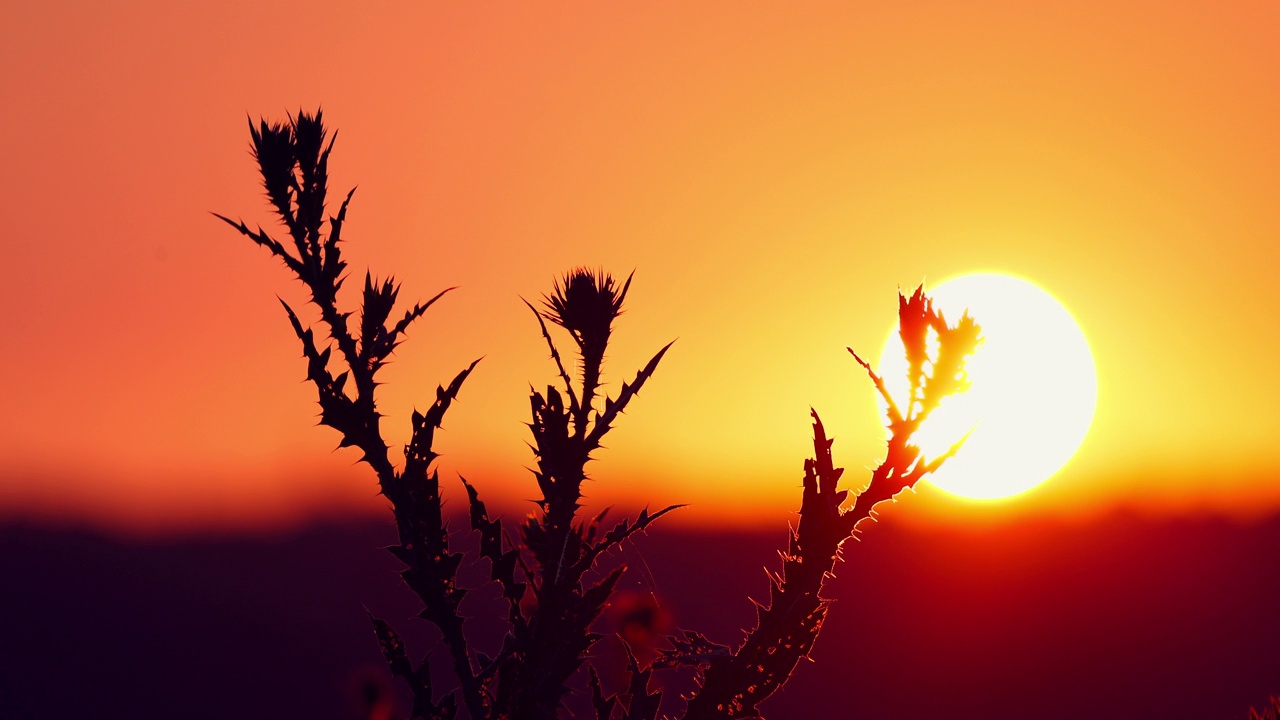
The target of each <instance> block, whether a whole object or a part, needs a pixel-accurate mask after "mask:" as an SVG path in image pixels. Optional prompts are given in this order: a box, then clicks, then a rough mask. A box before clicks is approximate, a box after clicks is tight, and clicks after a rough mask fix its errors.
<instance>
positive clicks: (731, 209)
mask: <svg viewBox="0 0 1280 720" xmlns="http://www.w3.org/2000/svg"><path fill="white" fill-rule="evenodd" d="M1030 5H1032V4H1031V3H1024V2H954V3H943V2H921V3H847V2H830V3H819V2H801V3H785V4H781V3H777V4H775V3H758V2H746V3H743V2H732V3H731V2H706V3H684V2H669V3H644V4H618V3H563V4H556V5H546V4H538V5H536V6H535V5H519V4H511V5H505V4H503V5H499V4H493V3H485V4H470V3H458V2H412V3H409V2H406V3H398V2H397V3H374V4H369V5H361V6H359V7H357V6H355V5H353V4H349V3H335V2H305V3H304V2H296V3H272V4H270V5H269V6H268V7H263V6H261V4H260V3H257V2H226V3H214V4H204V5H189V4H185V3H172V2H158V1H157V2H119V3H105V4H104V3H58V2H50V3H7V4H5V5H4V7H3V8H2V9H0V66H2V67H3V68H4V72H3V73H2V74H0V157H2V158H3V165H2V167H3V170H0V211H2V213H3V217H4V222H5V225H6V228H5V232H4V241H3V243H4V244H3V248H4V255H5V262H4V263H3V264H2V265H0V302H2V303H3V307H4V308H5V310H6V311H7V312H8V316H9V318H10V319H9V321H8V322H9V323H10V325H9V329H8V330H7V331H6V332H5V340H4V344H3V348H4V352H3V353H0V374H3V376H4V377H5V378H6V381H7V387H6V390H5V393H4V396H5V399H4V401H3V406H2V407H3V412H0V517H7V518H35V519H40V520H50V521H54V522H78V521H81V520H84V521H88V522H90V523H92V524H94V525H98V526H105V527H109V528H113V529H118V530H125V531H144V532H145V531H150V530H163V531H171V530H183V529H187V528H239V527H261V526H270V525H275V524H280V523H296V522H300V521H304V520H306V519H308V518H313V517H318V516H324V517H334V516H347V515H370V514H377V513H381V512H384V510H383V509H382V508H383V505H384V504H383V503H382V502H381V501H379V500H378V499H377V498H376V497H375V496H374V492H375V482H374V479H373V476H372V473H371V472H369V471H368V470H367V469H366V468H364V467H363V466H357V465H355V464H354V463H355V461H356V458H357V455H356V454H355V453H354V452H353V451H339V452H336V453H335V452H333V448H334V447H335V446H336V444H337V441H338V437H337V434H336V433H335V432H334V431H332V430H330V429H328V428H317V427H315V426H314V423H315V419H316V413H317V408H316V407H315V404H314V400H315V397H314V391H313V390H312V389H311V387H310V386H308V385H306V384H304V382H303V378H304V372H305V366H304V362H303V360H302V359H301V352H300V348H299V345H298V343H297V339H296V338H295V337H293V335H292V332H291V331H290V329H289V326H288V323H287V321H286V319H285V317H284V314H283V313H282V312H281V310H280V307H279V304H278V303H277V302H276V299H275V297H276V296H277V295H279V296H280V297H282V298H284V299H286V300H288V301H289V302H291V303H292V304H294V306H295V307H300V306H302V305H303V304H304V301H305V295H304V294H303V292H302V290H301V287H300V286H299V285H298V284H297V283H296V281H293V279H292V278H291V277H290V276H289V275H288V273H287V271H286V270H285V269H284V268H283V267H282V266H281V264H280V263H278V262H277V261H275V260H273V259H272V258H270V257H269V256H268V254H267V253H266V252H265V251H263V250H261V249H259V248H256V247H254V246H253V245H252V244H251V243H250V242H249V241H247V240H246V239H244V238H241V237H238V236H236V235H235V234H234V233H233V232H232V231H231V230H230V229H229V228H227V227H226V226H225V225H222V224H221V223H219V222H218V221H216V220H215V219H214V218H213V217H212V216H211V215H210V214H209V213H210V211H216V212H219V213H223V214H226V215H230V216H232V217H243V218H244V219H245V220H246V221H248V222H249V223H250V224H255V223H259V222H261V223H262V224H263V225H264V226H266V227H270V225H268V223H269V222H270V221H271V217H270V216H269V214H268V212H267V207H266V205H265V204H264V202H263V199H262V192H261V188H260V185H259V183H258V179H257V177H256V174H255V168H254V165H253V161H252V158H251V157H250V156H249V154H248V152H247V149H248V141H249V137H248V128H247V125H246V116H250V117H253V118H258V117H260V116H265V117H267V118H270V119H283V118H284V117H285V114H286V113H287V112H296V111H297V110H298V109H299V108H304V109H312V108H315V107H317V106H323V108H324V113H325V119H326V121H327V122H328V123H329V124H330V125H331V126H332V127H336V128H338V129H339V130H340V135H339V137H338V140H337V145H336V149H335V151H334V156H333V160H332V164H333V177H334V187H335V189H337V190H345V189H346V188H348V187H350V186H352V185H358V186H359V190H358V192H357V193H356V196H355V200H354V203H353V205H352V208H351V211H350V212H351V214H350V216H349V220H348V226H347V235H346V237H347V239H348V241H349V242H348V245H347V248H346V253H347V257H348V259H349V261H350V263H351V267H352V270H353V275H355V277H356V279H357V280H358V279H359V273H363V269H364V268H365V267H366V266H367V267H369V268H371V269H372V270H373V271H374V272H375V273H377V274H379V275H385V274H387V273H394V274H395V275H396V277H397V278H399V279H400V280H402V281H403V283H404V289H403V291H402V293H401V296H402V298H406V299H413V298H426V297H430V296H432V295H434V294H435V293H436V292H438V291H439V290H441V289H443V288H446V287H450V286H455V285H456V286H458V290H456V291H455V292H453V293H452V294H450V295H449V296H447V297H446V298H445V299H444V300H442V301H441V302H440V303H439V304H437V305H436V306H435V307H434V308H433V309H432V310H431V312H430V313H429V314H428V316H427V317H426V318H425V319H424V320H423V321H422V322H421V323H420V325H418V326H417V328H416V332H412V333H411V334H410V337H409V339H408V341H407V342H406V343H405V345H403V346H402V348H401V350H400V352H399V353H398V354H397V355H396V358H395V363H394V364H393V365H392V366H390V367H389V368H388V369H387V371H386V372H385V377H384V380H385V382H386V385H385V386H384V388H383V393H382V396H381V406H382V408H383V411H384V413H385V414H386V415H387V420H386V421H385V427H386V429H387V432H388V436H389V437H388V440H389V441H390V442H391V443H392V445H393V447H395V446H397V445H399V444H402V443H403V442H404V441H405V440H406V439H407V437H408V420H407V418H408V414H409V412H410V410H411V409H412V408H413V407H414V406H415V405H416V406H417V407H419V408H425V407H426V406H427V405H428V404H429V403H430V401H431V399H432V398H433V396H434V388H435V385H436V384H437V383H439V382H442V381H446V380H447V379H448V378H451V377H452V376H453V375H454V374H455V373H456V372H457V371H458V370H460V369H461V368H463V367H465V365H466V364H467V363H469V362H470V361H471V360H473V359H475V358H477V357H480V356H484V358H485V359H484V360H483V361H482V362H481V364H480V365H479V366H478V367H477V370H476V372H475V374H474V375H473V376H472V378H471V379H470V380H469V381H468V383H467V385H466V387H465V388H464V389H463V392H462V395H461V398H460V402H459V404H458V405H456V406H455V407H454V408H453V409H452V410H451V411H450V413H449V416H448V417H447V420H446V429H447V432H445V433H443V434H441V435H440V436H438V437H439V439H438V443H437V447H438V449H439V450H440V451H442V452H443V453H444V457H443V458H442V459H441V460H440V463H439V467H440V471H441V477H442V480H443V481H444V482H445V484H446V493H447V494H448V493H451V494H452V497H453V498H454V499H455V500H454V502H455V503H459V504H460V503H461V502H462V499H461V498H462V495H461V493H460V492H456V491H457V490H459V488H458V486H457V485H456V477H457V474H458V473H461V474H463V475H465V476H466V477H467V478H468V479H469V480H471V481H473V482H474V483H475V484H476V485H477V486H478V487H479V488H480V490H481V492H482V494H483V495H484V496H486V498H487V499H489V500H490V501H491V502H492V503H493V504H495V505H498V506H499V507H503V508H505V509H506V510H507V511H515V512H521V511H523V509H524V508H526V507H527V506H526V505H521V504H520V503H519V502H518V501H519V500H523V499H527V498H531V497H533V496H534V493H535V492H536V490H535V486H534V484H533V481H532V477H531V475H530V474H529V473H528V472H527V471H526V470H525V469H524V468H525V467H526V466H528V465H530V464H531V463H532V457H531V454H530V452H529V450H528V448H527V447H526V446H525V444H524V441H525V440H526V437H527V430H526V429H525V427H524V425H523V423H524V422H525V421H526V415H527V413H528V391H529V387H530V384H531V383H532V384H533V385H534V386H542V385H545V384H547V383H548V382H551V381H552V380H553V378H554V372H553V366H552V365H551V364H550V362H549V361H548V360H547V357H546V351H545V347H544V346H543V344H542V340H541V338H540V336H539V333H538V329H537V325H536V323H535V321H534V319H533V318H532V316H531V314H530V313H529V310H528V308H526V307H525V306H524V304H523V303H522V302H521V300H520V298H521V297H524V298H528V299H536V298H538V297H540V295H541V293H543V292H545V291H547V290H548V289H549V288H550V284H551V281H552V279H553V278H555V277H557V276H558V275H559V274H560V273H562V272H563V271H565V270H567V269H569V268H571V267H573V266H575V265H589V266H592V267H597V266H599V267H604V268H606V269H608V270H610V271H612V272H614V273H615V274H621V275H625V274H626V273H628V272H630V271H631V270H632V269H634V270H635V281H634V286H633V288H632V292H631V295H630V297H629V304H628V309H627V313H626V314H625V315H624V316H623V318H622V319H621V321H620V323H619V327H618V330H617V333H616V343H615V345H614V347H613V348H612V350H611V352H610V356H609V364H608V365H607V366H606V373H607V377H606V380H610V381H612V382H613V383H615V384H614V385H612V386H611V387H612V388H613V389H614V390H615V391H616V387H617V385H616V383H617V382H618V381H620V380H622V379H630V377H631V376H632V375H633V373H634V372H635V370H636V369H637V368H639V367H640V366H641V365H643V363H644V362H645V361H646V360H647V359H648V358H649V357H650V356H651V355H652V353H653V352H655V351H656V350H657V349H658V348H660V347H661V346H662V345H663V344H665V343H666V342H668V341H670V340H672V339H676V338H678V340H677V342H676V344H675V345H674V347H673V348H672V350H671V351H670V353H668V355H667V357H666V359H665V360H664V361H663V363H662V365H661V367H660V368H659V370H658V372H657V374H656V375H655V377H654V378H653V380H652V381H651V382H650V384H649V385H647V386H646V387H645V389H644V392H643V393H642V395H641V396H640V397H639V398H638V399H637V400H636V401H635V403H634V404H633V405H632V406H631V408H630V409H629V411H628V413H627V415H626V416H625V417H624V418H623V422H621V423H620V426H619V428H618V429H617V430H616V431H615V433H613V434H611V435H610V438H609V441H608V442H607V443H606V444H607V445H608V447H609V449H608V450H607V451H605V452H603V453H601V454H600V458H601V462H599V463H598V464H596V466H595V469H594V477H595V479H596V481H597V482H596V483H594V484H592V485H591V486H590V487H589V488H588V493H589V494H590V495H591V497H592V502H598V503H618V504H622V505H634V504H639V503H642V502H645V501H649V502H652V503H653V504H655V505H665V504H669V503H677V502H683V503H690V504H691V507H690V508H688V509H687V510H684V511H682V513H681V515H682V518H676V519H675V522H684V523H692V524H700V525H706V524H737V525H743V524H747V523H752V522H755V521H756V520H757V519H759V518H761V517H765V516H767V517H771V518H779V517H784V516H785V515H786V514H787V513H788V512H790V511H793V510H795V509H796V507H797V506H798V503H799V492H798V485H799V480H800V475H801V463H802V461H803V459H804V458H805V457H806V456H807V453H809V452H810V451H811V448H810V445H809V422H808V411H809V407H810V406H813V407H814V408H816V409H817V410H818V411H819V412H820V413H821V414H822V416H823V418H824V420H825V421H826V423H827V427H828V430H829V431H830V432H831V434H833V435H834V436H835V437H836V438H837V442H836V446H835V453H836V460H837V462H838V463H840V464H843V465H844V466H846V467H847V468H849V471H848V472H849V473H850V474H851V475H856V476H857V477H859V478H861V477H864V474H865V472H866V470H865V469H866V468H869V467H871V466H873V465H874V464H875V463H876V462H877V460H878V458H879V452H880V451H881V450H882V446H883V435H882V432H881V430H880V429H879V424H880V422H881V418H880V417H879V411H878V408H877V404H876V398H875V394H874V392H873V389H872V387H871V385H870V383H868V382H867V380H866V378H865V376H864V375H863V374H862V373H861V371H860V370H859V368H858V367H857V366H856V365H855V364H854V363H853V361H852V360H851V359H850V357H849V356H848V354H847V353H846V352H845V349H844V348H845V346H853V347H854V348H856V349H861V350H865V351H866V353H867V354H868V355H869V356H871V357H875V356H878V353H879V350H880V347H881V346H882V345H883V343H884V340H885V338H886V336H887V335H888V333H889V332H890V331H891V329H892V327H893V325H894V322H895V319H896V318H895V313H896V302H897V301H896V292H897V290H898V288H904V289H910V288H914V287H915V285H917V284H918V283H920V282H922V281H923V282H926V283H938V282H941V281H943V280H945V279H947V278H950V277H953V276H956V275H960V274H964V273H970V272H980V271H985V272H1003V273H1010V274H1013V275H1017V276H1020V277H1023V278H1026V279H1028V280H1031V281H1033V282H1035V283H1036V284H1038V285H1039V286H1040V287H1042V288H1044V289H1045V290H1047V291H1049V292H1051V293H1052V294H1053V295H1054V296H1055V297H1057V298H1058V299H1059V300H1060V301H1061V302H1062V303H1063V304H1064V305H1065V306H1066V307H1067V308H1068V309H1069V310H1070V311H1071V313H1072V315H1073V316H1074V317H1075V319H1076V321H1077V322H1078V323H1079V325H1080V327H1081V328H1082V329H1083V331H1084V334H1085V336H1086V338H1087V339H1088V341H1089V344H1090V347H1091V349H1092V352H1093V355H1094V359H1095V362H1096V367H1097V373H1098V403H1097V412H1096V415H1095V418H1094V422H1093V426H1092V428H1091V429H1090V431H1089V434H1088V436H1087V438H1086V440H1085V442H1084V445H1083V446H1082V447H1081V449H1080V451H1079V452H1078V454H1077V455H1076V457H1075V458H1074V459H1072V460H1071V462H1070V463H1069V464H1068V465H1067V467H1066V468H1065V469H1063V470H1062V471H1061V472H1060V473H1059V474H1058V475H1057V476H1055V477H1054V478H1053V479H1052V480H1050V481H1049V482H1048V483H1046V484H1044V485H1043V486H1041V487H1040V488H1039V489H1037V490H1035V491H1033V492H1031V493H1028V494H1027V495H1024V496H1020V497H1018V498H1016V499H1012V500H1008V501H1005V502H1003V503H999V504H996V505H974V504H967V503H964V502H961V501H957V500H953V499H950V498H948V497H947V496H944V495H942V494H941V493H939V492H938V491H936V490H932V489H930V488H928V487H922V488H921V491H920V493H919V495H918V496H916V497H914V498H912V499H911V502H912V503H913V504H915V505H916V506H918V507H920V508H921V509H922V511H921V512H919V513H903V512H899V509H897V508H895V509H894V510H893V511H891V512H894V513H895V514H896V515H902V516H912V515H914V516H919V517H929V518H933V517H943V518H947V519H949V520H958V521H960V522H966V523H976V522H983V521H985V519H988V518H991V517H996V516H1005V515H1008V514H1014V515H1022V514H1027V513H1031V514H1035V513H1043V514H1059V515H1066V516H1081V515H1086V514H1096V513H1099V512H1105V511H1109V510H1114V509H1116V508H1118V507H1124V508H1129V509H1133V510H1135V511H1137V512H1140V513H1153V514H1161V515H1165V514H1197V515H1198V514H1203V513H1207V512H1211V513H1225V514H1226V515H1228V516H1230V517H1233V518H1257V517H1260V516H1262V515H1266V514H1269V513H1273V512H1275V511H1277V510H1280V455H1278V454H1277V451H1276V439H1277V438H1280V411H1278V410H1277V404H1278V403H1280V374H1277V373H1276V370H1275V368H1276V358H1277V357H1280V321H1278V320H1277V319H1276V300H1275V298H1276V285H1277V272H1278V271H1280V133H1277V128H1280V94H1278V93H1277V92H1276V89H1277V88H1278V87H1280V6H1278V5H1277V4H1275V3H1262V2H1259V3H1254V4H1247V3H1222V2H1187V3H1177V4H1173V5H1171V4H1166V3H1154V2H1152V3H1137V2H1122V3H1117V2H1080V3H1040V5H1042V6H1043V7H1040V8H1038V9H1033V8H1031V7H1029V6H1030ZM349 285H350V286H351V287H350V288H349V289H352V290H354V287H355V285H356V282H355V281H353V282H351V283H349ZM354 300H355V298H354V296H349V297H348V302H349V307H351V308H352V309H354V304H353V303H354ZM979 320H981V318H979ZM504 498H514V499H516V501H515V502H513V501H511V500H509V499H508V500H504ZM458 506H460V505H458Z"/></svg>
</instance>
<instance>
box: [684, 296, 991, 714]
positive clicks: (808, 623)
mask: <svg viewBox="0 0 1280 720" xmlns="http://www.w3.org/2000/svg"><path fill="white" fill-rule="evenodd" d="M899 326H900V332H901V336H902V339H903V342H904V344H905V345H906V348H907V360H908V369H907V376H908V382H909V385H910V395H909V401H908V404H907V412H906V415H903V413H902V411H901V409H900V406H899V405H898V404H897V403H896V402H895V400H894V398H893V397H892V396H891V395H890V393H889V392H888V390H887V389H886V387H885V384H884V382H883V380H881V378H880V377H879V376H878V375H877V374H876V373H875V372H874V371H873V370H872V369H871V367H870V365H869V364H868V363H866V362H865V361H863V360H862V358H860V357H858V355H857V353H854V352H853V350H849V352H850V354H852V355H853V357H854V359H855V360H856V361H857V362H858V364H859V365H861V366H862V367H863V369H865V370H866V371H867V374H868V375H869V376H870V378H871V381H872V383H873V384H874V385H875V387H876V390H877V391H878V392H879V393H880V395H881V397H882V398H884V400H885V404H886V406H887V413H888V416H889V428H890V430H891V437H890V440H889V446H888V451H887V453H886V456H885V461H884V462H883V463H881V464H880V466H879V467H877V468H876V470H875V472H874V473H873V474H872V478H871V480H870V482H869V484H868V486H867V487H866V488H863V491H862V492H861V493H860V494H859V495H858V496H857V500H856V502H855V504H854V506H853V507H851V508H848V509H847V510H843V509H841V506H842V505H843V504H844V503H845V501H846V500H847V499H848V496H849V491H847V490H838V489H837V485H838V484H839V482H840V479H841V477H842V475H843V474H844V469H843V468H838V467H836V466H835V464H834V462H833V460H832V455H831V445H832V441H831V440H830V439H829V438H828V437H827V433H826V429H825V428H824V427H823V425H822V420H821V419H820V418H819V417H818V413H817V412H816V411H812V410H811V411H810V413H811V415H812V417H813V451H814V454H813V457H812V458H810V459H808V460H805V463H804V481H803V494H802V499H801V505H800V523H799V527H798V528H797V529H796V530H795V531H793V532H792V533H791V536H790V539H789V543H788V547H787V552H785V553H784V554H783V564H782V572H781V573H778V574H770V576H769V603H768V605H764V604H761V603H758V602H756V601H754V600H752V602H753V604H754V605H755V607H756V627H755V629H753V630H752V631H751V632H750V633H748V635H747V637H746V639H745V640H744V641H743V643H742V645H741V646H740V647H739V648H738V649H737V650H736V651H732V652H729V651H728V650H727V648H724V649H721V648H720V647H718V646H714V645H712V644H711V643H710V642H709V641H707V640H706V639H705V638H703V637H702V636H700V635H697V634H696V633H690V632H689V631H685V639H684V640H678V639H672V640H671V642H672V645H673V646H674V647H675V650H674V651H671V652H667V653H664V660H663V662H664V663H665V664H667V665H675V664H695V665H697V666H698V667H699V669H700V671H701V677H700V685H701V686H700V687H699V689H698V691H697V692H696V693H694V695H693V697H691V698H690V699H689V703H688V706H687V707H686V710H685V715H684V718H685V719H686V720H711V719H716V720H736V719H738V718H752V717H758V716H759V710H758V705H759V704H760V703H761V702H762V701H763V700H765V699H766V698H768V697H769V696H770V695H772V694H773V693H774V692H775V691H777V689H778V688H780V687H782V685H783V684H784V683H785V682H786V681H787V680H788V679H789V678H790V677H791V674H792V672H793V671H794V670H795V666H796V664H797V663H798V662H799V661H800V658H802V657H806V656H808V654H809V651H810V650H811V649H812V648H813V644H814V642H815V641H816V640H817V637H818V633H819V631H820V630H821V629H822V623H823V621H824V620H825V619H826V614H827V611H828V605H829V601H828V600H826V599H824V598H822V597H821V595H820V593H821V590H822V584H823V581H824V580H825V579H826V578H827V577H830V576H831V574H832V573H833V571H834V568H835V563H836V561H837V560H838V559H839V557H840V550H841V547H842V545H843V544H844V542H845V541H846V540H848V539H849V537H850V536H851V535H852V533H853V532H854V530H855V528H856V527H857V524H858V523H859V522H860V521H861V520H864V519H866V518H867V517H871V516H872V511H873V508H874V507H875V505H876V504H877V503H879V502H882V501H884V500H889V499H891V498H892V497H893V496H894V495H895V494H897V493H898V492H900V491H901V490H903V489H905V488H908V487H912V486H913V485H914V484H915V483H916V482H918V481H919V480H920V479H921V478H923V477H924V476H925V475H927V474H928V473H930V472H933V471H935V470H937V469H938V467H940V466H941V465H942V463H943V462H945V461H946V460H947V458H949V457H951V456H952V455H954V454H955V452H956V451H957V450H958V449H959V447H960V445H961V444H963V442H964V440H963V439H962V440H961V441H960V442H957V443H956V444H955V445H953V446H952V447H951V449H950V450H949V451H947V452H946V453H943V454H942V455H940V456H938V457H937V458H933V459H932V460H928V461H926V460H924V459H923V458H922V457H921V453H920V449H919V448H918V447H916V446H915V445H913V444H912V443H911V440H912V436H913V434H914V433H915V431H916V430H917V429H918V428H919V427H920V424H921V423H922V422H923V421H924V419H925V418H926V417H928V415H929V413H930V412H932V410H933V409H934V408H936V407H937V406H938V404H939V403H941V401H942V400H943V398H945V397H947V396H949V395H953V394H955V393H957V392H962V391H963V390H964V388H965V386H966V383H965V376H964V364H965V361H966V360H967V358H968V357H969V356H970V355H971V354H972V353H973V352H974V351H975V350H976V348H977V346H978V344H979V343H980V342H981V338H980V328H979V327H978V325H977V324H976V323H974V322H973V320H972V319H971V318H969V316H968V315H967V314H966V315H965V316H963V317H962V318H961V320H960V322H959V323H958V324H957V325H955V326H948V325H947V324H946V321H945V320H944V319H943V318H942V315H941V313H938V312H936V311H935V310H934V309H933V306H932V302H931V301H929V299H928V298H926V297H925V296H924V293H923V289H918V290H916V292H915V293H914V294H913V295H912V297H911V298H910V299H908V298H906V297H903V296H900V297H899ZM929 331H933V332H934V333H936V334H937V336H938V352H937V355H936V356H933V357H931V356H930V353H929V351H928V344H927V339H928V338H927V335H928V332H929ZM926 366H927V367H928V368H929V369H928V371H926ZM966 437H967V436H966Z"/></svg>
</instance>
